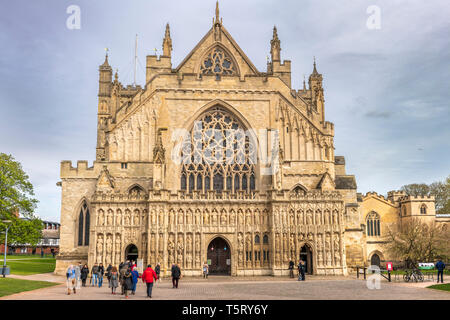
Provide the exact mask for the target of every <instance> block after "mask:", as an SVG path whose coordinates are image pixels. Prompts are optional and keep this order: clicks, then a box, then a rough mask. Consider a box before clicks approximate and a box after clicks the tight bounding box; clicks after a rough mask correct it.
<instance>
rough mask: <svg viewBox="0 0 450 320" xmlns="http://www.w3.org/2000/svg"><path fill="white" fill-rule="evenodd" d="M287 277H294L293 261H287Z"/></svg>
mask: <svg viewBox="0 0 450 320" xmlns="http://www.w3.org/2000/svg"><path fill="white" fill-rule="evenodd" d="M289 277H290V278H294V261H292V260H291V261H289Z"/></svg>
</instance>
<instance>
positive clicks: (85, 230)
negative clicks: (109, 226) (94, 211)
mask: <svg viewBox="0 0 450 320" xmlns="http://www.w3.org/2000/svg"><path fill="white" fill-rule="evenodd" d="M90 220H91V219H90V214H89V208H88V206H87V203H86V201H83V204H82V205H81V209H80V214H79V215H78V245H79V246H88V245H89V228H90Z"/></svg>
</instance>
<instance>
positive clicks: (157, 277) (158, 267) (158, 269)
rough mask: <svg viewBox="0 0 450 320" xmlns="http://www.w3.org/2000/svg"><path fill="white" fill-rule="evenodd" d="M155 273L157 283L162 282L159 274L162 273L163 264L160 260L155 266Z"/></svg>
mask: <svg viewBox="0 0 450 320" xmlns="http://www.w3.org/2000/svg"><path fill="white" fill-rule="evenodd" d="M155 273H156V279H155V284H156V282H157V281H159V282H161V279H160V278H159V274H160V273H161V264H160V263H159V262H158V264H157V265H156V267H155Z"/></svg>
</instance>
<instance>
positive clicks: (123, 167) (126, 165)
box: [120, 162, 128, 169]
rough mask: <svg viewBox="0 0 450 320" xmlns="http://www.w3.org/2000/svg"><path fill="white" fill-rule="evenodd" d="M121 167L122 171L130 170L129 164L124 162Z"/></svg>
mask: <svg viewBox="0 0 450 320" xmlns="http://www.w3.org/2000/svg"><path fill="white" fill-rule="evenodd" d="M120 167H121V168H122V169H128V163H126V162H122V163H121V164H120Z"/></svg>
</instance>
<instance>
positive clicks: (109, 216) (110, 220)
mask: <svg viewBox="0 0 450 320" xmlns="http://www.w3.org/2000/svg"><path fill="white" fill-rule="evenodd" d="M112 215H113V213H112V210H108V213H107V217H106V225H108V226H112V224H113V221H112Z"/></svg>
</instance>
